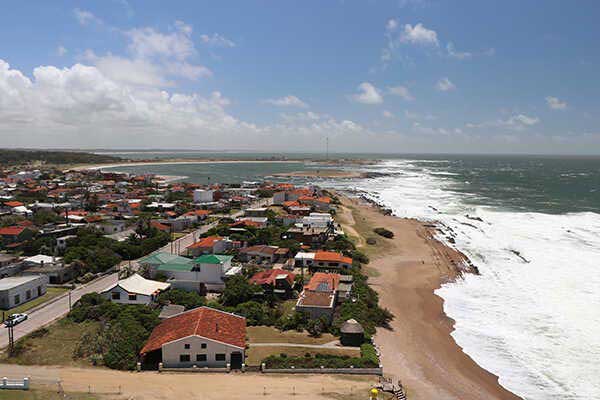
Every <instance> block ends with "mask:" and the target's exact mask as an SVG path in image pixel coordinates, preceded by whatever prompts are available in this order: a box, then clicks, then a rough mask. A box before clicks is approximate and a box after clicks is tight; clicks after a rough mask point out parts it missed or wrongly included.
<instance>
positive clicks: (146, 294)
mask: <svg viewBox="0 0 600 400" xmlns="http://www.w3.org/2000/svg"><path fill="white" fill-rule="evenodd" d="M169 287H171V284H169V283H165V282H158V281H152V280H150V279H146V278H144V277H142V276H140V275H138V274H133V275H131V276H130V277H129V278H127V279H122V280H120V281H118V282H117V283H115V284H114V285H113V286H111V287H109V288H108V289H106V290H104V291H103V292H102V294H103V295H104V296H105V297H106V298H107V299H109V300H110V301H112V302H114V303H119V304H150V303H151V302H153V301H154V300H155V299H156V297H157V296H158V294H159V293H160V292H162V291H164V290H167V289H168V288H169Z"/></svg>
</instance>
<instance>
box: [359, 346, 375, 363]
mask: <svg viewBox="0 0 600 400" xmlns="http://www.w3.org/2000/svg"><path fill="white" fill-rule="evenodd" d="M360 356H361V357H362V358H363V359H365V360H367V361H369V362H371V363H373V364H376V365H379V357H377V350H375V347H374V346H373V345H372V344H371V343H363V344H362V345H360Z"/></svg>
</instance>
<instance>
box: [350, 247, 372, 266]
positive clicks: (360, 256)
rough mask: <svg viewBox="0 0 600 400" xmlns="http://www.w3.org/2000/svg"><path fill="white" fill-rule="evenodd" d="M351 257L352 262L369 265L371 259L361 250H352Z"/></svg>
mask: <svg viewBox="0 0 600 400" xmlns="http://www.w3.org/2000/svg"><path fill="white" fill-rule="evenodd" d="M350 257H351V258H352V260H354V261H358V262H359V263H361V264H368V263H369V257H367V255H366V254H365V253H363V252H362V251H360V250H352V251H351V252H350Z"/></svg>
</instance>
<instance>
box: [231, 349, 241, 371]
mask: <svg viewBox="0 0 600 400" xmlns="http://www.w3.org/2000/svg"><path fill="white" fill-rule="evenodd" d="M242 362H243V360H242V353H240V352H239V351H236V352H235V353H231V369H242Z"/></svg>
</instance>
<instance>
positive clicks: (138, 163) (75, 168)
mask: <svg viewBox="0 0 600 400" xmlns="http://www.w3.org/2000/svg"><path fill="white" fill-rule="evenodd" d="M301 162H304V161H303V160H207V159H198V160H181V159H175V160H170V159H168V160H160V161H156V160H152V161H132V162H125V161H124V162H118V163H108V164H88V165H75V166H72V167H70V168H67V170H72V171H84V170H92V171H93V170H102V169H103V168H118V167H139V166H143V165H178V164H243V163H290V164H292V163H301Z"/></svg>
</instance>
